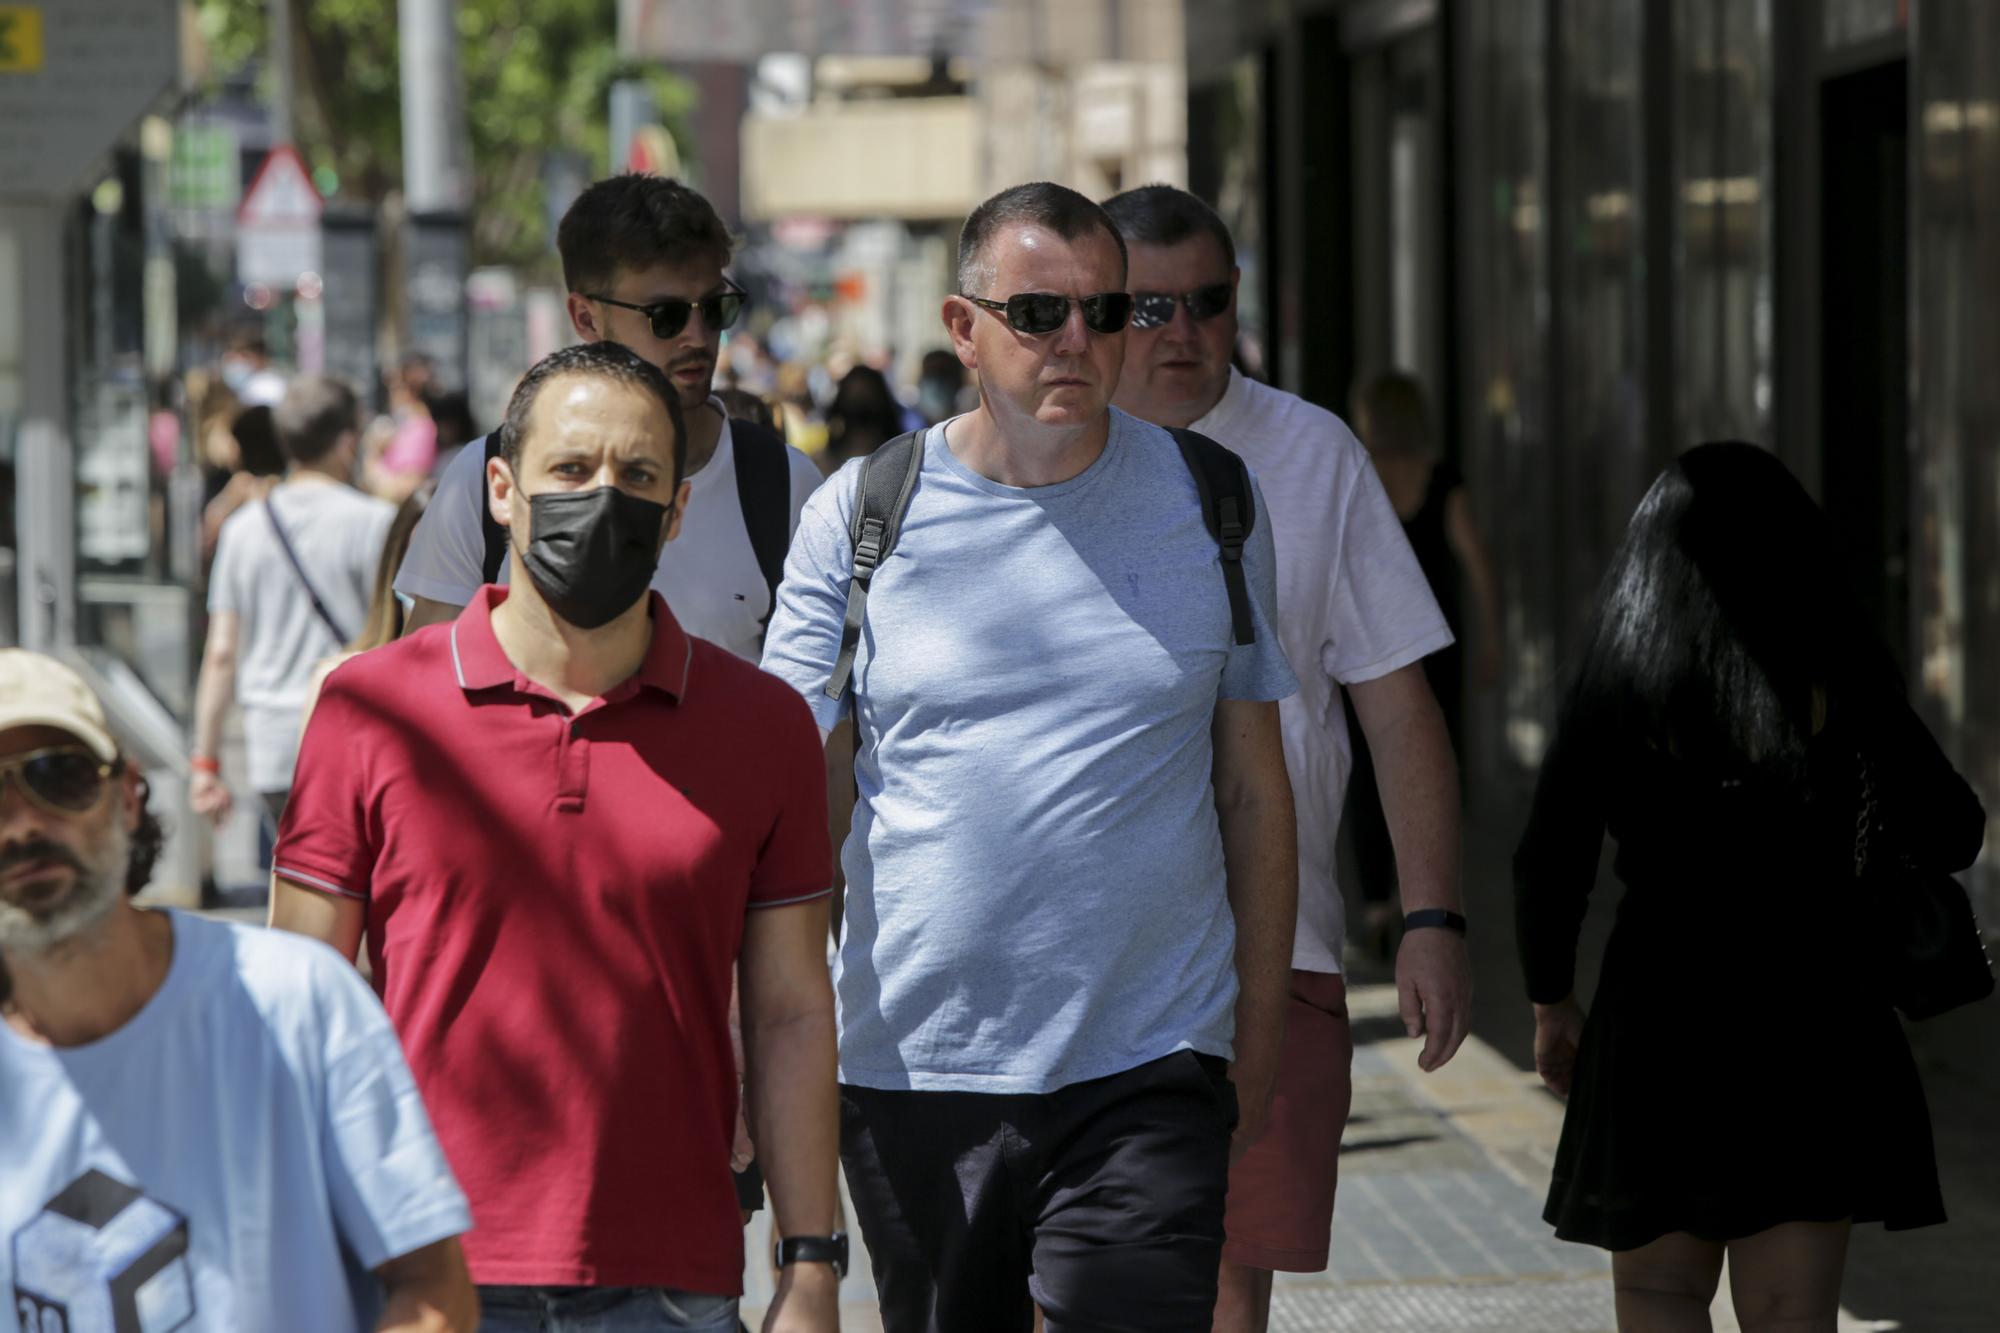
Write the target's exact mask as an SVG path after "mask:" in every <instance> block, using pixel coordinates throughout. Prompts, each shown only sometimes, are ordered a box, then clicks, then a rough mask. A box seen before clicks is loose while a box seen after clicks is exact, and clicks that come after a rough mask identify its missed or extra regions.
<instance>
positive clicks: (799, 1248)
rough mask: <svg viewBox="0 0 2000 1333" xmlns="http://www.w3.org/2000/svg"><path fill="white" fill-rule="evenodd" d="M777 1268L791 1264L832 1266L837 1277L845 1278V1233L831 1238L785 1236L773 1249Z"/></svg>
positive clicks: (839, 1232)
mask: <svg viewBox="0 0 2000 1333" xmlns="http://www.w3.org/2000/svg"><path fill="white" fill-rule="evenodd" d="M774 1257H775V1258H776V1260H777V1263H778V1267H780V1268H784V1267H787V1266H788V1265H791V1264H832V1265H833V1271H834V1274H835V1276H837V1277H846V1276H847V1233H846V1232H844V1231H836V1232H834V1233H833V1234H832V1235H831V1236H786V1237H785V1238H784V1239H783V1240H781V1241H779V1242H778V1243H777V1245H776V1246H775V1247H774Z"/></svg>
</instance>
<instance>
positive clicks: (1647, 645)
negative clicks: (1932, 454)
mask: <svg viewBox="0 0 2000 1333" xmlns="http://www.w3.org/2000/svg"><path fill="white" fill-rule="evenodd" d="M1587 644H1588V646H1587V647H1586V649H1585V651H1584V654H1583V657H1582V660H1581V661H1580V662H1579V663H1578V666H1577V670H1576V673H1575V683H1574V685H1573V687H1572V692H1571V695H1570V699H1569V702H1568V705H1567V707H1566V709H1565V717H1564V719H1563V724H1562V725H1563V727H1564V729H1565V730H1570V731H1573V730H1574V729H1576V728H1579V727H1581V728H1586V729H1588V730H1587V732H1586V734H1587V735H1589V736H1590V737H1591V739H1592V743H1593V745H1599V746H1605V745H1608V746H1612V747H1622V746H1629V745H1635V744H1636V745H1646V746H1651V747H1653V748H1656V749H1658V750H1661V751H1665V752H1667V753H1670V754H1673V755H1675V756H1677V757H1679V758H1681V759H1683V760H1686V761H1688V762H1691V763H1693V764H1695V765H1697V766H1698V767H1699V768H1701V769H1703V770H1706V771H1709V772H1711V773H1716V774H1745V773H1748V772H1751V771H1764V772H1768V773H1772V774H1774V775H1776V776H1787V775H1791V774H1795V773H1797V772H1798V770H1799V766H1800V763H1801V762H1802V760H1803V758H1804V754H1805V747H1806V742H1807V741H1808V740H1809V739H1810V738H1811V736H1812V735H1813V732H1814V730H1815V729H1816V715H1817V714H1818V713H1819V711H1820V710H1821V709H1822V708H1828V709H1834V710H1839V709H1845V708H1856V709H1872V708H1876V707H1880V706H1883V705H1884V704H1886V703H1887V702H1888V701H1889V700H1891V699H1892V698H1894V699H1899V698H1901V697H1902V694H1903V686H1902V681H1901V679H1900V677H1899V675H1898V673H1897V671H1896V668H1895V666H1894V664H1893V662H1892V661H1891V659H1890V656H1889V653H1888V650H1887V648H1886V646H1885V645H1884V644H1883V642H1882V640H1881V637H1880V636H1879V635H1878V634H1877V633H1876V632H1875V631H1874V630H1873V629H1872V628H1871V626H1870V625H1869V622H1868V619H1867V617H1866V615H1865V614H1864V612H1863V610H1862V608H1861V604H1860V602H1859V600H1858V599H1857V598H1856V596H1855V595H1854V592H1853V590H1852V589H1851V587H1849V585H1848V583H1847V582H1846V579H1845V577H1844V574H1843V564H1842V561H1841V558H1840V552H1839V549H1838V547H1837V545H1836V544H1835V541H1834V534H1833V527H1832V525H1831V524H1830V523H1829V522H1828V521H1827V517H1826V515H1825V513H1824V512H1823V511H1822V510H1821V509H1820V507H1819V506H1818V505H1816V504H1814V503H1813V500H1812V497H1811V496H1809V495H1807V494H1806V491H1805V488H1804V487H1803V486H1801V485H1800V484H1799V482H1798V479H1797V478H1796V477H1794V476H1793V475H1792V474H1791V473H1790V472H1789V471H1788V470H1787V469H1786V467H1785V465H1784V464H1783V463H1781V462H1779V461H1778V459H1777V458H1776V457H1775V456H1773V455H1772V454H1770V453H1768V452H1767V451H1765V450H1763V449H1760V448H1757V447H1756V446H1755V445H1749V444H1742V443H1738V442H1727V443H1718V444H1704V445H1702V446H1700V447H1699V448H1696V449H1692V450H1689V451H1688V452H1687V453H1685V454H1683V455H1681V456H1680V457H1679V458H1677V459H1676V460H1674V462H1673V463H1671V464H1669V465H1668V467H1667V468H1666V470H1665V471H1664V472H1662V473H1661V474H1660V476H1659V479H1658V480H1657V481H1655V482H1654V483H1653V487H1652V489H1651V490H1650V491H1648V492H1647V494H1646V498H1645V499H1644V500H1642V501H1641V502H1640V504H1639V508H1638V511H1637V512H1636V513H1634V514H1633V516H1632V522H1631V525H1630V526H1629V527H1628V528H1627V529H1626V531H1625V538H1624V541H1623V542H1622V543H1621V544H1620V545H1619V547H1618V551H1617V553H1616V554H1615V555H1614V556H1613V557H1612V561H1611V567H1610V569H1609V571H1608V572H1607V573H1606V575H1605V578H1604V583H1603V586H1602V588H1601V590H1600V592H1599V594H1598V605H1597V611H1596V616H1595V619H1594V622H1593V624H1592V627H1591V632H1590V635H1589V638H1588V640H1587ZM1600 752H1602V751H1600Z"/></svg>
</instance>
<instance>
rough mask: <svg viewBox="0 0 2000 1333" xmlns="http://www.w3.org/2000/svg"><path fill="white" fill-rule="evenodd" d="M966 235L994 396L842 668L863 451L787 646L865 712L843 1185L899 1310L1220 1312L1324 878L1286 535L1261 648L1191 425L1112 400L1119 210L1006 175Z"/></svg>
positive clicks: (1260, 551) (783, 620) (954, 308)
mask: <svg viewBox="0 0 2000 1333" xmlns="http://www.w3.org/2000/svg"><path fill="white" fill-rule="evenodd" d="M959 262H960V272H959V286H960V291H961V293H963V295H960V296H954V297H952V298H950V299H948V300H947V301H946V303H945V308H944V316H945V323H946V326H947V328H948V329H949V330H950V333H951V336H952V341H953V345H954V347H955V349H956V351H957V353H958V356H959V359H960V360H961V361H963V362H964V364H965V365H966V366H967V367H968V368H970V369H971V370H972V371H974V372H975V374H976V375H977V376H978V379H979V387H980V399H981V401H980V406H979V408H978V409H977V410H975V411H973V412H971V413H969V414H967V415H965V416H962V417H957V418H954V419H952V420H950V421H948V422H945V423H944V424H943V425H941V426H938V427H935V428H933V429H932V430H931V431H929V432H928V434H927V435H926V436H925V437H924V438H923V439H922V441H921V445H920V447H921V449H922V457H921V463H920V471H919V472H918V474H917V480H916V484H915V487H914V490H913V491H912V493H911V496H910V499H909V503H908V507H907V510H906V513H905V517H904V520H903V526H902V530H901V534H900V537H899V538H898V540H897V542H896V544H895V546H894V548H893V550H892V552H891V553H890V555H889V556H888V557H887V559H886V560H885V561H884V562H883V563H882V565H881V567H880V568H879V569H878V570H877V571H876V572H875V574H874V577H873V580H872V585H871V589H870V594H869V598H868V601H867V604H866V605H867V612H866V624H865V628H864V630H863V632H862V634H861V637H860V643H859V648H858V651H857V653H856V656H855V658H854V668H853V675H852V679H851V683H850V684H848V686H847V688H846V689H845V690H841V691H839V696H840V697H838V698H835V697H833V694H832V693H831V692H830V691H829V688H828V687H829V681H830V676H831V670H832V668H833V665H834V662H835V659H836V657H837V655H838V653H839V651H840V644H841V630H842V623H843V619H844V616H845V613H846V606H847V594H848V584H849V572H850V569H851V568H852V564H851V562H852V558H853V555H852V552H853V548H852V545H851V543H850V541H849V537H848V533H849V525H850V520H851V519H852V517H853V513H854V508H855V505H856V503H857V499H856V495H857V482H858V478H859V472H860V465H859V464H855V465H850V466H849V467H848V468H846V469H844V470H843V471H842V472H841V473H839V474H838V475H837V476H836V477H835V478H834V479H833V480H832V481H830V482H829V483H828V484H827V485H826V486H825V487H823V488H822V489H821V490H820V491H819V492H818V494H817V495H815V496H814V498H813V499H812V500H811V501H810V502H809V503H808V504H807V506H806V510H805V513H804V515H803V517H802V519H801V521H800V525H799V531H798V534H797V536H796V538H795V539H794V542H793V546H792V551H791V557H790V560H789V562H788V563H787V566H786V571H785V581H784V585H783V587H782V588H781V589H780V592H779V599H778V603H779V604H778V610H777V613H776V614H775V615H774V616H773V618H772V621H771V627H770V633H769V636H768V639H767V642H766V648H765V655H764V667H765V669H766V670H769V671H772V672H775V673H776V674H778V675H779V676H782V677H783V678H785V679H786V680H788V681H790V682H791V683H792V685H793V686H794V687H795V688H797V689H798V690H799V691H800V693H801V694H803V695H804V696H805V697H806V699H807V700H808V702H809V703H811V705H812V706H813V709H814V712H815V713H816V715H817V716H818V720H819V723H820V726H821V727H822V728H823V729H831V728H832V727H833V726H834V724H835V723H836V722H838V721H839V720H840V719H841V718H843V717H844V716H847V715H849V714H850V713H851V714H852V716H853V717H854V720H855V723H856V734H857V743H858V752H857V759H856V764H855V773H856V778H857V785H858V788H859V800H858V802H857V804H856V807H855V817H854V826H853V831H852V833H851V834H850V836H849V838H848V841H847V845H846V848H845V850H844V853H843V859H844V864H845V867H846V871H847V883H848V889H847V900H846V913H845V923H844V935H843V938H842V944H841V957H840V967H839V975H838V993H839V999H840V1026H841V1033H840V1076H841V1083H842V1157H843V1160H844V1162H845V1164H846V1168H847V1175H848V1183H849V1186H850V1189H851V1190H852V1192H853V1196H854V1202H855V1208H856V1212H857V1214H858V1216H859V1220H860V1222H861V1227H862V1231H863V1235H864V1238H865V1239H866V1241H867V1243H868V1247H869V1252H870V1257H871V1259H872V1261H873V1264H874V1269H875V1273H876V1277H877V1281H878V1283H879V1285H880V1288H881V1292H882V1306H883V1320H884V1326H885V1328H886V1329H888V1330H889V1333H901V1331H902V1330H916V1329H923V1328H935V1327H941V1328H949V1329H952V1330H954V1333H958V1331H960V1330H973V1331H975V1333H976V1331H977V1330H982V1329H996V1330H997V1329H1008V1330H1014V1329H1019V1328H1024V1327H1025V1326H1026V1325H1025V1322H1024V1321H1025V1320H1026V1319H1027V1318H1028V1316H1029V1312H1030V1292H1032V1296H1033V1302H1034V1304H1037V1305H1039V1306H1040V1307H1041V1308H1042V1310H1043V1311H1044V1312H1045V1314H1046V1316H1047V1322H1048V1327H1049V1328H1050V1329H1051V1330H1052V1331H1054V1333H1061V1331H1062V1330H1065V1329H1077V1328H1090V1329H1094V1330H1104V1329H1145V1330H1171V1329H1189V1330H1194V1329H1201V1330H1206V1329H1207V1327H1208V1321H1209V1317H1210V1313H1211V1311H1212V1310H1213V1307H1214V1303H1215V1290H1216V1286H1215V1284H1216V1270H1217V1264H1218V1262H1219V1258H1220V1252H1221V1245H1222V1208H1223V1195H1224V1189H1225V1185H1226V1179H1227V1170H1228V1162H1229V1158H1230V1153H1231V1151H1232V1142H1231V1133H1232V1129H1234V1130H1235V1131H1236V1135H1237V1139H1238V1141H1239V1142H1244V1141H1248V1139H1250V1138H1254V1137H1255V1135H1256V1133H1257V1131H1258V1127H1259V1126H1260V1125H1261V1123H1262V1121H1263V1118H1264V1113H1265V1104H1266V1100H1267V1098H1268V1094H1269V1088H1270V1081H1271V1078H1272V1075H1273V1072H1274V1069H1275V1064H1276V1059H1277V1051H1278V1042H1279V1037H1280V1031H1281V1025H1282V1021H1283V1018H1282V1015H1283V1011H1284V1006H1285V1001H1286V986H1287V980H1288V977H1289V969H1290V962H1291V942H1292V924H1293V912H1294V906H1295V897H1296V889H1297V866H1296V863H1295V858H1294V856H1293V854H1292V848H1293V812H1292V799H1291V789H1290V785H1289V783H1288V782H1287V779H1286V775H1285V766H1284V756H1283V750H1282V744H1281V741H1280V737H1279V730H1278V711H1277V704H1276V701H1277V700H1278V699H1279V698H1281V697H1283V696H1285V695H1288V694H1289V693H1291V691H1292V690H1293V689H1294V687H1295V686H1294V681H1293V678H1292V674H1291V671H1290V669H1289V668H1288V667H1287V665H1286V663H1285V659H1284V655H1283V652H1282V650H1281V649H1280V648H1279V646H1278V638H1277V634H1276V632H1275V630H1274V629H1273V626H1274V624H1275V621H1276V615H1275V600H1276V585H1275V572H1274V566H1273V556H1272V542H1271V534H1270V531H1269V527H1268V525H1267V524H1263V523H1258V524H1257V525H1256V526H1255V527H1254V528H1253V530H1252V533H1251V537H1250V540H1249V542H1248V545H1247V547H1246V549H1245V551H1244V559H1243V570H1244V574H1245V576H1246V577H1245V582H1246V583H1247V587H1248V602H1249V605H1248V608H1247V610H1248V612H1249V618H1250V621H1251V625H1252V628H1253V629H1254V635H1253V636H1251V641H1249V642H1239V641H1238V640H1239V637H1240V636H1239V635H1237V634H1236V633H1235V627H1234V625H1233V621H1232V606H1231V601H1230V597H1229V594H1228V592H1227V590H1226V583H1225V578H1224V575H1223V570H1222V561H1221V553H1220V548H1219V546H1218V543H1217V539H1216V538H1215V537H1214V536H1212V535H1211V533H1210V531H1209V528H1208V527H1207V525H1206V523H1205V521H1204V518H1203V511H1202V503H1201V497H1200V493H1199V491H1198V490H1197V487H1196V483H1195V480H1194V477H1193V474H1192V473H1191V472H1190V470H1189V465H1188V463H1187V462H1185V461H1184V460H1183V458H1182V455H1181V451H1180V448H1179V446H1178V445H1177V444H1176V442H1175V441H1174V439H1173V438H1172V437H1171V436H1169V435H1168V434H1167V432H1165V431H1163V430H1160V429H1158V428H1156V427H1153V426H1149V425H1147V424H1145V423H1143V422H1141V421H1139V420H1137V419H1136V418H1133V417H1129V416H1126V415H1124V414H1123V413H1119V412H1115V411H1112V410H1110V409H1109V408H1108V407H1107V402H1108V399H1109V396H1110V393H1111V391H1112V389H1113V387H1114V386H1115V385H1116V384H1117V382H1118V372H1119V363H1120V360H1121V358H1122V353H1123V338H1122V331H1123V328H1124V324H1125V320H1126V318H1127V316H1128V315H1129V313H1130V305H1131V302H1130V298H1129V297H1128V296H1127V295H1126V294H1125V263H1124V251H1123V246H1122V243H1121V242H1120V241H1119V239H1118V236H1117V233H1116V231H1115V230H1114V229H1113V228H1112V226H1111V224H1110V222H1109V220H1108V219H1107V218H1105V216H1104V214H1103V212H1102V210H1100V209H1099V208H1098V207H1097V205H1095V204H1093V203H1091V202H1090V201H1089V200H1087V199H1085V198H1083V197H1082V196H1081V195H1078V194H1076V193H1074V192H1073V191H1070V190H1067V189H1064V188H1062V187H1060V186H1056V185H1046V184H1041V185H1027V186H1019V187H1016V188H1014V189H1012V190H1008V191H1005V192H1003V193H1001V194H1000V195H997V196H995V197H994V198H993V199H991V200H989V201H987V203H985V204H983V205H982V206H981V207H980V208H979V209H978V210H977V211H976V212H975V213H974V214H973V215H972V217H971V218H970V219H968V220H967V222H966V225H965V229H964V232H963V235H962V237H961V240H960V251H959ZM1252 499H1253V503H1254V504H1255V506H1256V507H1257V508H1261V501H1260V500H1258V499H1257V498H1256V497H1255V496H1254V494H1253V496H1252ZM1232 1059H1233V1061H1234V1063H1233V1064H1230V1063H1229V1062H1230V1061H1231V1060H1232ZM1238 1105H1240V1107H1241V1117H1240V1125H1239V1124H1238V1117H1237V1111H1236V1107H1237V1106H1238Z"/></svg>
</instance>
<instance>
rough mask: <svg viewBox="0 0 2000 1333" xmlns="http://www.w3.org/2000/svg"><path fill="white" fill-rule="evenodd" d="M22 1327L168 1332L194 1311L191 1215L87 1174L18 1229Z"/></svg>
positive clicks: (33, 1332)
mask: <svg viewBox="0 0 2000 1333" xmlns="http://www.w3.org/2000/svg"><path fill="white" fill-rule="evenodd" d="M13 1249H14V1310H15V1314H16V1315H17V1316H18V1318H19V1319H20V1324H21V1329H22V1333H169V1330H171V1329H176V1328H179V1327H181V1326H182V1325H183V1324H186V1323H187V1322H188V1321H189V1320H191V1319H193V1318H194V1315H195V1305H194V1275H193V1274H192V1273H191V1272H189V1270H188V1262H187V1251H188V1224H187V1219H186V1218H185V1217H183V1216H181V1215H180V1214H179V1213H177V1212H175V1211H174V1210H173V1209H171V1208H169V1207H167V1206H166V1205H165V1204H163V1203H160V1202H159V1201H158V1200H156V1199H149V1198H147V1197H146V1196H145V1194H143V1193H142V1192H140V1191H139V1190H138V1189H137V1188H135V1187H134V1186H131V1185H127V1184H125V1183H124V1182H123V1181H120V1180H114V1179H113V1178H112V1177H110V1176H108V1175H106V1174H104V1173H103V1172H102V1171H97V1170H91V1171H86V1172H84V1173H83V1174H82V1175H80V1176H78V1177H77V1178H76V1179H75V1180H74V1181H72V1182H70V1184H69V1186H68V1187H67V1188H66V1189H64V1190H63V1191H62V1192H61V1193H60V1194H58V1195H56V1197H55V1198H53V1199H50V1200H49V1201H48V1203H47V1204H45V1205H44V1206H43V1208H42V1211H41V1212H39V1213H37V1214H36V1215H35V1217H34V1219H33V1220H32V1221H30V1222H29V1223H28V1224H27V1225H26V1226H24V1227H22V1228H21V1229H20V1230H19V1231H16V1232H15V1233H14V1236H13Z"/></svg>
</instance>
